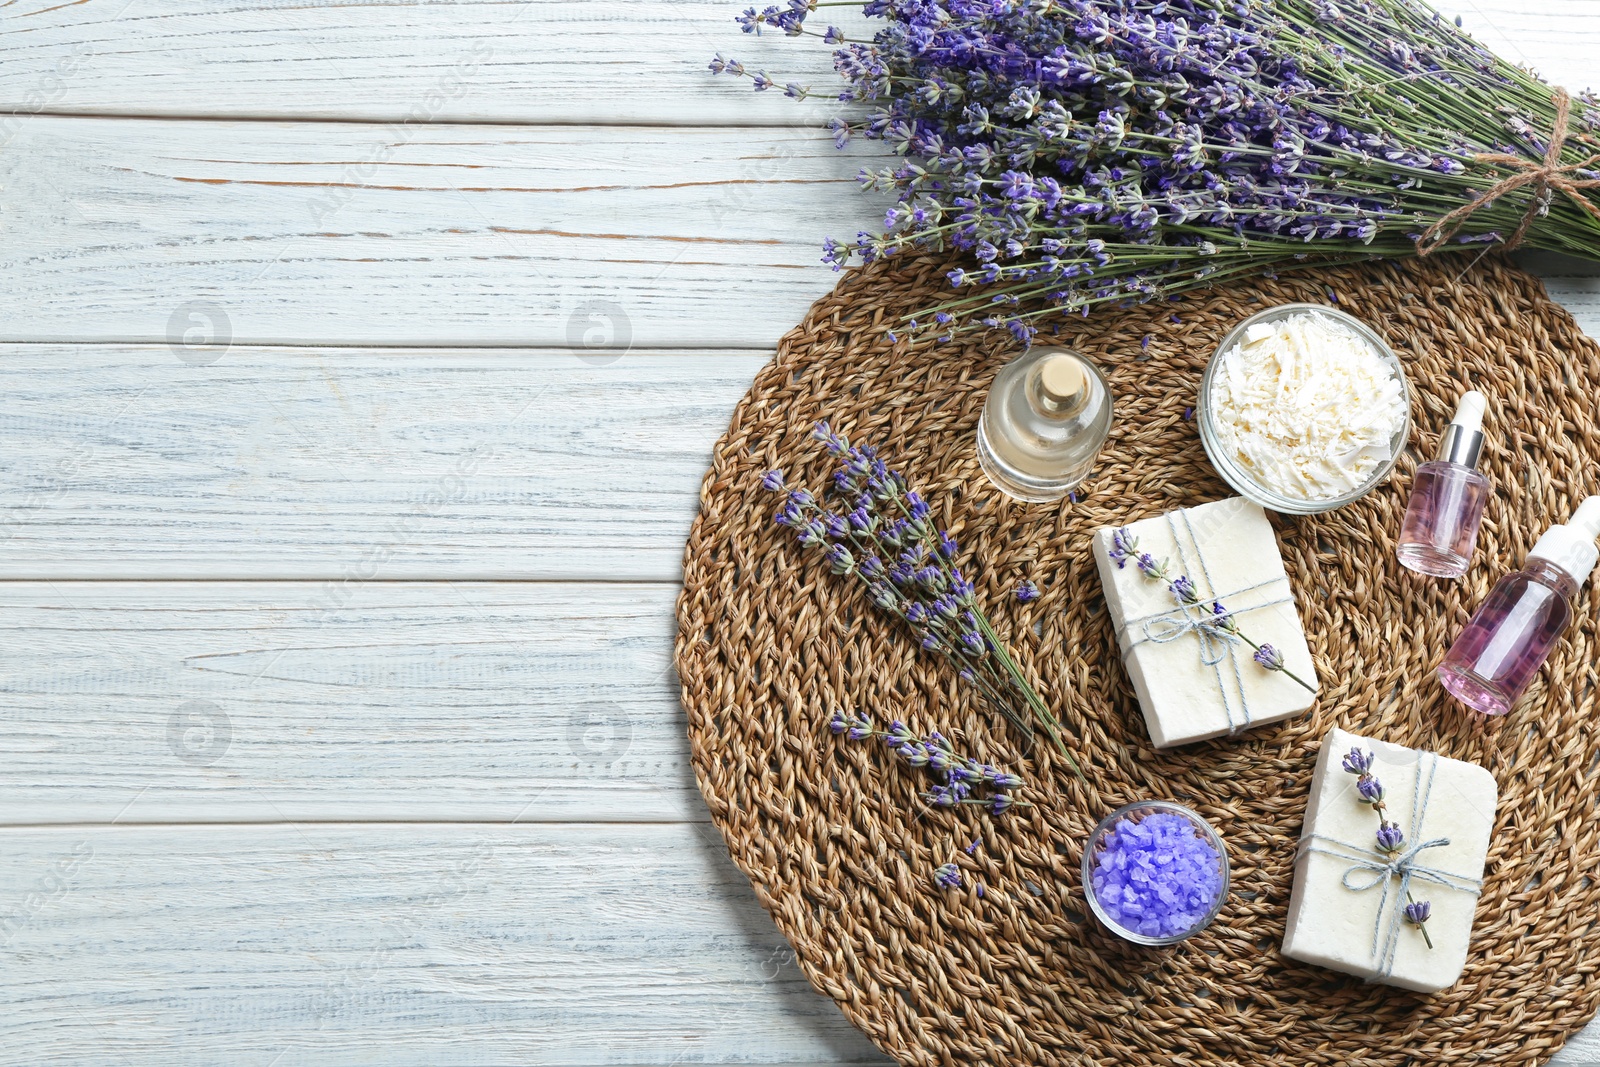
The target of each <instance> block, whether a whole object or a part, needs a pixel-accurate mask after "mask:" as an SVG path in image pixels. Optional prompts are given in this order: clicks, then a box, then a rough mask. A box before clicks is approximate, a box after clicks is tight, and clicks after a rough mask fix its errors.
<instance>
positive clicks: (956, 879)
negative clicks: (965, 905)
mask: <svg viewBox="0 0 1600 1067" xmlns="http://www.w3.org/2000/svg"><path fill="white" fill-rule="evenodd" d="M933 884H934V885H936V886H938V887H939V888H940V889H960V888H961V868H960V867H957V866H956V865H955V864H954V863H945V864H942V865H940V867H939V868H938V869H937V870H935V871H934V872H933Z"/></svg>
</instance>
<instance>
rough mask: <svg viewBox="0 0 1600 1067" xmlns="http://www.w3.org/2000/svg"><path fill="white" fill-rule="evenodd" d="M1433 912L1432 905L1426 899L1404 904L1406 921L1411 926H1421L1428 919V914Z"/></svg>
mask: <svg viewBox="0 0 1600 1067" xmlns="http://www.w3.org/2000/svg"><path fill="white" fill-rule="evenodd" d="M1432 914H1433V905H1432V904H1431V903H1429V902H1428V901H1426V900H1418V901H1414V902H1413V903H1410V904H1407V905H1406V922H1408V923H1411V924H1412V925H1413V926H1421V925H1422V924H1423V923H1425V922H1427V921H1428V916H1429V915H1432Z"/></svg>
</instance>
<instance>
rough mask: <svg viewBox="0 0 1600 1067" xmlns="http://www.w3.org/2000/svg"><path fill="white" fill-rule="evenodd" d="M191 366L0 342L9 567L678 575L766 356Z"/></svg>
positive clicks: (0, 530)
mask: <svg viewBox="0 0 1600 1067" xmlns="http://www.w3.org/2000/svg"><path fill="white" fill-rule="evenodd" d="M201 354H202V355H204V354H205V353H201ZM193 355H194V353H191V352H190V351H188V350H185V349H181V348H180V351H179V353H178V354H175V353H174V352H173V351H172V350H170V349H169V348H168V347H166V346H120V345H119V346H87V347H82V348H72V347H68V346H58V345H11V346H5V347H0V396H4V397H5V403H4V406H3V409H0V454H3V455H8V456H11V457H13V462H10V463H6V464H3V465H0V577H3V578H88V577H99V578H155V577H172V578H315V579H319V580H320V579H328V580H334V581H343V580H349V579H350V577H351V576H354V575H366V576H367V578H368V579H381V580H395V579H404V578H457V579H490V578H519V579H520V578H577V577H590V578H600V579H607V580H625V579H633V580H637V579H653V580H666V581H675V580H677V577H678V575H679V574H680V572H681V560H682V556H683V542H684V539H685V537H687V535H688V532H689V524H690V522H691V521H692V520H693V518H694V514H695V508H696V506H697V505H696V502H697V496H698V493H699V488H700V480H701V478H702V477H703V476H704V474H705V469H706V466H707V465H708V463H709V462H710V454H711V444H712V442H713V441H715V440H716V438H717V435H718V434H720V433H721V432H722V430H723V429H724V428H725V427H726V426H727V423H728V417H729V415H730V413H731V412H732V410H733V407H734V405H735V403H737V401H738V399H739V397H740V396H741V395H742V394H743V393H744V391H745V390H746V389H747V388H748V386H749V383H750V379H751V378H752V377H753V376H754V374H755V372H756V370H757V369H758V368H759V367H760V366H761V364H762V363H763V362H765V360H766V359H768V358H770V356H769V355H768V354H766V353H753V352H745V353H728V354H721V355H697V354H691V353H676V354H668V353H663V352H644V351H637V350H636V351H632V352H627V353H624V352H622V351H620V350H614V349H609V350H596V351H594V352H589V351H580V352H578V353H574V352H573V351H567V350H559V349H557V350H546V351H513V350H489V351H463V350H451V351H439V350H426V349H423V350H416V349H398V350H388V351H371V350H359V349H262V348H252V347H247V346H237V345H236V346H234V347H232V348H231V349H229V350H227V351H226V352H225V353H222V352H218V353H214V354H213V355H214V356H215V358H216V362H215V363H212V364H209V365H194V364H191V363H189V362H185V358H181V357H190V358H192V357H193ZM64 368H70V369H71V371H72V373H62V371H63V369H64Z"/></svg>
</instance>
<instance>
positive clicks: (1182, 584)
mask: <svg viewBox="0 0 1600 1067" xmlns="http://www.w3.org/2000/svg"><path fill="white" fill-rule="evenodd" d="M1168 588H1170V589H1171V590H1172V596H1173V598H1174V599H1175V600H1177V602H1178V603H1180V604H1195V603H1198V602H1199V600H1200V594H1199V593H1198V592H1196V590H1195V587H1194V582H1192V581H1190V580H1189V576H1188V575H1187V574H1180V575H1178V577H1176V578H1174V579H1173V580H1172V583H1171V585H1169V586H1168Z"/></svg>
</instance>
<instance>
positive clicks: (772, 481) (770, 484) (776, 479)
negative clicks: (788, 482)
mask: <svg viewBox="0 0 1600 1067" xmlns="http://www.w3.org/2000/svg"><path fill="white" fill-rule="evenodd" d="M761 488H763V489H765V490H767V492H769V493H776V492H779V491H781V490H782V489H783V472H782V471H781V470H778V469H776V468H774V469H772V470H770V471H768V472H767V473H766V474H763V475H762V476H761Z"/></svg>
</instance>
